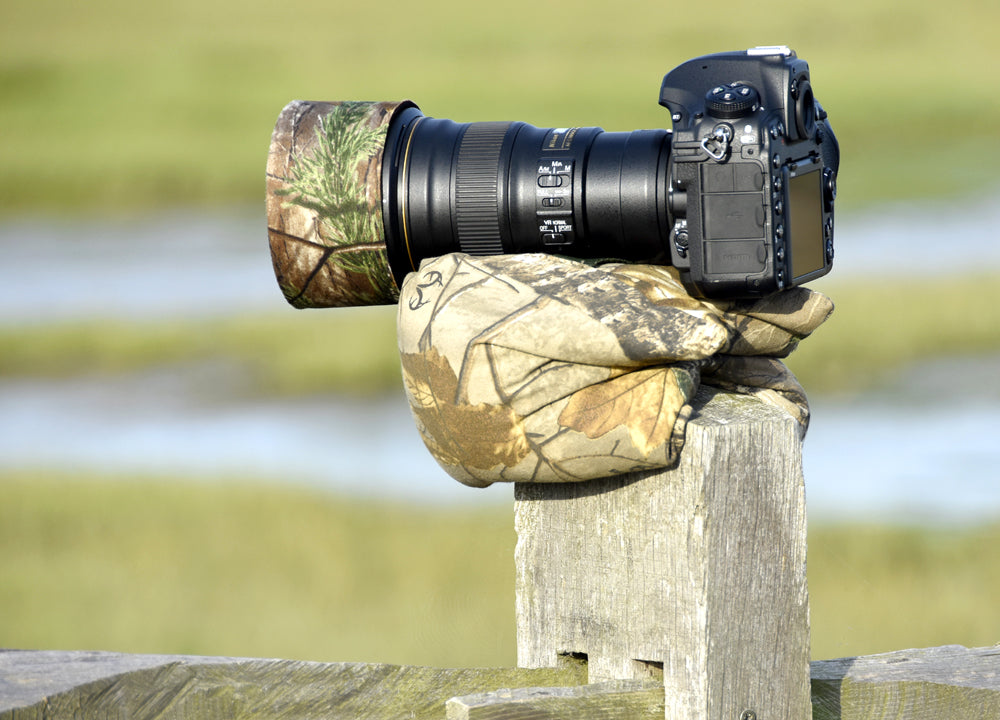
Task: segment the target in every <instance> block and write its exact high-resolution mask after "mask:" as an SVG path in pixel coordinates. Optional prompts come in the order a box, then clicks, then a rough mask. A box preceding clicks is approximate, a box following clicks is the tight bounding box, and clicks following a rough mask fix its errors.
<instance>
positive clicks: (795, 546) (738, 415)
mask: <svg viewBox="0 0 1000 720" xmlns="http://www.w3.org/2000/svg"><path fill="white" fill-rule="evenodd" d="M695 410H696V412H695V415H694V417H693V418H692V420H691V422H690V423H689V425H688V429H687V438H686V441H685V447H684V450H683V452H682V454H681V458H680V461H679V463H678V465H677V466H676V467H675V468H674V469H672V470H668V471H664V472H657V473H646V474H642V475H638V474H637V475H631V476H624V477H619V478H613V479H604V480H598V481H593V482H587V483H567V484H544V485H543V484H519V485H517V486H516V488H515V498H516V500H515V523H516V527H517V532H518V542H517V550H516V557H517V561H516V566H517V576H516V588H517V634H518V664H519V665H521V666H524V667H546V666H556V665H558V664H559V659H560V657H561V656H566V655H576V656H586V657H587V660H588V666H589V679H590V682H592V683H593V682H600V681H604V680H612V679H637V678H649V677H654V678H658V677H660V676H661V673H662V678H663V683H664V687H665V714H666V717H668V718H676V717H683V718H686V719H690V720H698V719H700V718H705V719H706V720H707V719H708V718H712V719H713V720H714V719H716V718H739V717H740V715H741V713H743V712H744V711H748V710H750V711H753V712H754V713H755V714H756V717H758V718H769V719H771V718H773V719H778V718H782V719H787V720H793V719H794V720H801V719H802V718H804V717H808V716H809V712H810V703H809V698H810V696H809V613H808V592H807V586H806V574H805V569H806V515H805V492H804V484H803V478H802V467H801V440H800V438H799V434H798V429H797V426H796V424H795V422H794V421H793V420H792V419H791V417H790V416H788V415H787V414H785V413H784V412H783V411H781V410H779V409H777V408H774V407H772V406H769V405H765V404H763V403H761V402H759V401H757V400H755V399H752V398H748V397H745V396H739V395H732V394H726V393H721V392H715V391H711V390H708V391H705V392H702V393H700V394H699V396H698V398H697V400H696V403H695Z"/></svg>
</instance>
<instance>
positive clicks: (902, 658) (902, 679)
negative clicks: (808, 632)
mask: <svg viewBox="0 0 1000 720" xmlns="http://www.w3.org/2000/svg"><path fill="white" fill-rule="evenodd" d="M812 696H813V718H814V720H889V719H891V718H898V719H899V720H903V719H904V718H905V720H987V719H989V720H996V719H997V718H1000V646H994V647H988V648H965V647H962V646H960V645H949V646H946V647H938V648H927V649H922V650H900V651H897V652H891V653H884V654H881V655H868V656H865V657H854V658H841V659H839V660H826V661H822V662H814V663H813V664H812Z"/></svg>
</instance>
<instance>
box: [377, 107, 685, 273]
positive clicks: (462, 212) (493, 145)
mask: <svg viewBox="0 0 1000 720" xmlns="http://www.w3.org/2000/svg"><path fill="white" fill-rule="evenodd" d="M669 153H670V145H669V136H668V134H667V133H666V132H665V131H663V130H638V131H634V132H628V133H606V132H604V131H603V130H601V129H600V128H547V129H545V128H537V127H535V126H533V125H529V124H528V123H523V122H476V123H456V122H453V121H451V120H444V119H437V118H431V117H426V116H424V115H423V114H422V113H420V111H419V110H418V109H417V108H416V107H415V106H410V107H406V108H403V109H401V110H400V111H399V112H398V113H397V115H396V117H394V118H393V120H392V123H391V125H390V128H389V133H388V137H387V139H386V153H385V154H384V159H383V167H382V211H383V217H384V219H385V235H386V246H387V249H388V254H389V262H390V265H391V267H392V270H393V275H394V278H395V280H396V282H397V283H400V282H402V279H403V277H405V275H406V273H408V272H410V271H412V270H415V269H416V268H417V267H418V266H419V264H420V261H421V260H422V259H424V258H428V257H436V256H438V255H442V254H445V253H449V252H465V253H469V254H472V255H497V254H504V253H521V252H547V253H557V254H565V255H569V256H572V257H579V258H593V257H600V258H621V259H625V260H649V261H653V260H655V259H657V258H661V257H663V256H664V255H665V247H666V245H665V243H666V238H667V233H668V228H669V222H668V217H667V210H666V208H667V203H666V200H667V198H666V189H667V160H668V158H669ZM626 240H627V241H626Z"/></svg>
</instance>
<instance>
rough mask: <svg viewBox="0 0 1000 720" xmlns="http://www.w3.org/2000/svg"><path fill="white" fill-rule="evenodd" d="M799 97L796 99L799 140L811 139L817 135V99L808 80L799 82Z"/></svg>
mask: <svg viewBox="0 0 1000 720" xmlns="http://www.w3.org/2000/svg"><path fill="white" fill-rule="evenodd" d="M798 88H799V92H798V97H797V98H796V99H795V129H796V130H798V134H799V138H801V139H803V140H804V139H806V138H811V137H812V136H813V135H815V133H816V99H815V98H814V97H813V89H812V85H811V84H810V83H809V81H808V80H806V79H802V80H800V81H799V86H798Z"/></svg>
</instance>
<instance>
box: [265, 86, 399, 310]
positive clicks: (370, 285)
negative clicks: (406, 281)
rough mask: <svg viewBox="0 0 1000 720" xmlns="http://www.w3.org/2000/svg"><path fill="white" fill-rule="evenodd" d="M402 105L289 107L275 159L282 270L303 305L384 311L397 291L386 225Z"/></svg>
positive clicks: (284, 286) (274, 203) (270, 195)
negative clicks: (385, 182)
mask: <svg viewBox="0 0 1000 720" xmlns="http://www.w3.org/2000/svg"><path fill="white" fill-rule="evenodd" d="M401 104H402V103H394V102H375V103H369V102H304V101H301V100H296V101H294V102H292V103H290V104H289V105H287V106H286V107H285V109H284V110H282V112H281V115H280V116H279V117H278V121H277V123H276V124H275V127H274V133H273V135H272V136H271V147H270V151H269V153H268V158H267V227H268V235H269V239H270V244H271V258H272V260H273V262H274V272H275V275H276V276H277V279H278V284H279V285H280V286H281V290H282V292H283V293H284V294H285V298H286V299H287V300H288V302H289V303H291V304H292V305H294V306H295V307H297V308H310V307H313V308H315V307H344V306H354V305H382V304H392V303H394V302H396V299H397V298H398V296H399V290H398V288H397V287H396V283H395V281H394V280H393V277H392V272H391V271H390V269H389V260H388V255H387V252H386V245H385V233H384V229H383V224H382V206H381V177H382V154H383V151H384V149H385V139H386V132H387V129H388V126H389V121H390V120H391V119H392V115H393V113H394V112H395V110H396V109H397V108H398V107H399V106H400V105H401Z"/></svg>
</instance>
